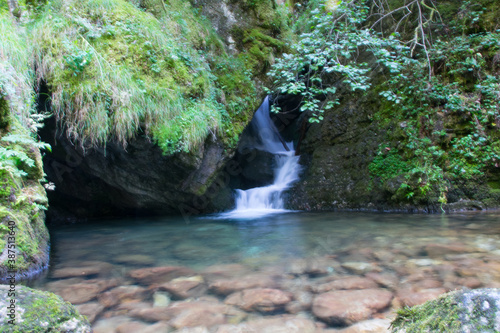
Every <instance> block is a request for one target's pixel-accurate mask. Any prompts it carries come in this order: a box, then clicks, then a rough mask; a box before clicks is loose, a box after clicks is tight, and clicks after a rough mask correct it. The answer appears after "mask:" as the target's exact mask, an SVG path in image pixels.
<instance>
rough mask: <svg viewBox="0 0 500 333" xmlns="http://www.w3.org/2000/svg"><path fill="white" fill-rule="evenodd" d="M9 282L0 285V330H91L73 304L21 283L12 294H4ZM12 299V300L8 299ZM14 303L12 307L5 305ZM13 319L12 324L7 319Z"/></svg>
mask: <svg viewBox="0 0 500 333" xmlns="http://www.w3.org/2000/svg"><path fill="white" fill-rule="evenodd" d="M9 290H10V286H8V285H0V306H1V309H2V310H1V311H0V322H1V323H2V326H1V331H2V333H15V332H40V333H44V332H67V333H91V332H92V329H91V327H90V324H89V322H88V320H87V318H85V317H84V316H82V315H80V314H79V313H78V311H77V310H76V309H75V307H74V306H73V305H71V304H70V303H68V302H65V301H63V300H62V298H61V297H60V296H57V295H55V294H52V293H50V292H46V291H40V290H36V289H31V288H28V287H24V286H21V285H17V286H16V287H15V291H14V292H15V298H11V297H9V296H8V294H9V293H10V291H9ZM12 299H14V300H15V303H12V301H11V300H12ZM11 304H15V310H12V311H11V310H9V309H8V307H9V306H10V305H11ZM9 320H13V323H14V324H13V325H11V324H9V323H8V321H9Z"/></svg>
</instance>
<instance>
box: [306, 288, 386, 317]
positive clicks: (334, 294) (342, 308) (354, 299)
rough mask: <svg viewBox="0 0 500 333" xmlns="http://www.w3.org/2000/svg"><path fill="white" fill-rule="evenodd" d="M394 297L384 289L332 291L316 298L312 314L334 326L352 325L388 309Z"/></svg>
mask: <svg viewBox="0 0 500 333" xmlns="http://www.w3.org/2000/svg"><path fill="white" fill-rule="evenodd" d="M392 297H393V295H392V293H391V292H390V291H388V290H384V289H365V290H338V291H331V292H328V293H324V294H320V295H318V296H316V298H315V299H314V301H313V306H312V312H313V314H314V315H315V316H316V317H317V318H319V319H321V320H323V321H325V322H327V323H329V324H332V325H352V324H354V323H356V322H358V321H361V320H366V319H369V318H370V317H371V316H372V315H373V314H375V313H377V312H379V311H381V310H384V309H385V308H387V307H388V306H389V305H390V303H391V300H392Z"/></svg>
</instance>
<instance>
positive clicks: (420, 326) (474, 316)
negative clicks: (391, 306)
mask: <svg viewBox="0 0 500 333" xmlns="http://www.w3.org/2000/svg"><path fill="white" fill-rule="evenodd" d="M499 306H500V289H496V288H495V289H493V288H484V289H476V290H468V289H464V290H458V291H453V292H450V293H447V294H444V295H442V296H440V297H439V298H437V299H435V300H432V301H428V302H426V303H424V304H422V305H417V306H414V307H411V308H404V309H401V310H399V311H398V315H397V317H396V319H394V321H393V322H392V324H391V327H392V332H393V333H403V332H405V333H417V332H418V333H422V332H456V333H458V332H464V333H465V332H499V331H500V308H499Z"/></svg>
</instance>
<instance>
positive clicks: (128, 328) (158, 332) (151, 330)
mask: <svg viewBox="0 0 500 333" xmlns="http://www.w3.org/2000/svg"><path fill="white" fill-rule="evenodd" d="M115 332H116V333H169V332H171V326H170V325H169V324H168V323H165V322H158V323H156V324H153V325H148V324H145V323H141V322H137V321H131V322H128V323H124V324H121V325H120V326H118V327H117V328H116V330H115Z"/></svg>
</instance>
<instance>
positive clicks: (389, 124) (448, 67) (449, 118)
mask: <svg viewBox="0 0 500 333" xmlns="http://www.w3.org/2000/svg"><path fill="white" fill-rule="evenodd" d="M443 3H448V2H447V1H443ZM443 3H441V2H439V4H434V2H429V3H427V2H421V1H416V0H391V1H379V0H370V1H367V0H365V1H353V2H338V1H337V2H336V1H327V2H325V1H321V0H315V1H310V2H308V3H307V5H305V6H303V7H302V9H301V14H300V15H299V16H298V18H297V20H296V24H295V29H296V30H297V32H298V33H299V34H300V35H299V37H298V42H297V43H295V44H294V45H293V52H292V53H290V54H285V55H284V56H283V57H282V58H280V59H278V60H277V61H276V63H275V64H274V65H273V66H272V69H271V71H270V72H269V74H270V76H271V78H272V79H273V83H274V87H273V93H274V94H275V95H280V94H284V95H293V96H296V97H297V98H300V100H301V102H300V111H302V112H305V113H307V115H306V117H305V119H308V120H309V122H318V123H319V122H322V121H323V120H324V119H325V117H324V112H325V111H328V112H337V111H336V110H337V108H336V106H337V105H339V104H340V103H341V100H346V99H347V98H348V97H347V95H349V94H351V92H352V93H354V92H356V91H357V92H359V93H360V94H359V96H363V97H362V100H363V102H362V103H363V105H362V107H364V108H366V109H367V110H366V111H365V112H366V113H367V115H368V118H370V119H372V120H374V121H375V123H374V127H375V128H374V129H375V130H376V131H380V132H381V133H384V137H383V139H382V140H381V142H380V146H379V150H378V152H376V155H375V156H373V159H372V162H371V164H370V165H369V167H368V168H369V171H370V174H371V185H372V186H371V189H377V190H379V191H381V192H382V193H383V194H384V199H383V200H385V201H389V202H390V203H396V204H399V203H405V204H407V203H409V204H413V205H418V206H433V207H436V206H439V205H443V204H446V203H448V202H455V201H459V200H460V199H473V200H489V199H492V198H493V199H494V198H498V196H497V195H496V194H495V195H493V194H494V193H493V192H492V191H493V190H494V189H491V188H488V185H487V180H488V179H497V178H498V175H499V174H500V136H499V134H498V133H499V130H498V129H499V126H500V107H499V104H500V79H499V74H500V43H499V42H498V41H499V40H500V30H496V29H498V27H499V25H498V24H497V23H498V19H497V18H496V17H498V14H500V12H499V10H498V6H495V4H494V2H493V1H489V0H476V1H472V0H471V1H464V2H458V3H457V2H455V3H454V4H453V6H451V5H450V6H448V7H446V6H445V4H443ZM440 11H443V15H440ZM491 11H492V12H494V13H495V15H492V14H491V13H490V12H491ZM352 99H354V98H352ZM278 100H279V99H278ZM279 107H280V106H279V105H277V106H275V107H274V109H275V110H279ZM325 126H328V125H325ZM472 184H474V185H472ZM476 185H477V186H476ZM495 200H496V199H494V200H490V201H489V204H493V205H497V206H498V205H500V202H496V203H495V202H494V201H495ZM497 201H498V200H497Z"/></svg>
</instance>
